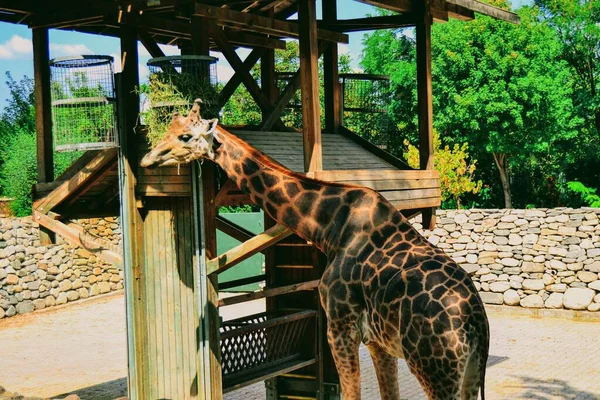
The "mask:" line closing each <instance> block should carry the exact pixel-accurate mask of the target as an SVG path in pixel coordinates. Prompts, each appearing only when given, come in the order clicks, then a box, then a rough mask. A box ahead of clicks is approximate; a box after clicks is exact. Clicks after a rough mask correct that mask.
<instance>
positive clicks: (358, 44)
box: [0, 0, 531, 109]
mask: <svg viewBox="0 0 600 400" xmlns="http://www.w3.org/2000/svg"><path fill="white" fill-rule="evenodd" d="M530 1H531V0H514V1H513V4H514V6H515V8H517V7H519V6H521V5H522V4H527V3H529V2H530ZM342 3H343V7H341V6H340V5H341V4H342ZM317 10H318V13H317V18H321V15H320V10H321V6H320V0H317ZM369 13H370V14H374V13H375V9H374V8H373V7H371V6H368V5H365V4H361V3H358V2H356V1H347V0H346V1H340V2H338V18H339V19H350V18H361V17H364V16H366V15H367V14H369ZM349 36H350V43H349V44H348V45H340V52H341V53H348V54H350V56H351V59H352V67H353V68H355V69H358V68H359V62H360V56H361V53H362V38H363V36H364V33H363V32H357V33H351V34H350V35H349ZM161 47H162V49H163V51H164V53H165V54H166V55H176V54H179V50H178V49H177V47H175V46H161ZM249 52H250V51H249V50H246V49H241V50H239V51H238V54H239V55H240V57H241V58H242V59H243V58H245V57H246V55H247V54H248V53H249ZM84 54H103V55H105V54H107V55H112V56H113V57H114V58H115V64H114V65H115V72H119V70H120V56H119V40H118V39H117V38H110V37H104V36H98V35H88V34H83V33H76V32H68V31H59V30H50V58H55V57H63V56H72V55H84ZM212 55H214V56H216V57H218V58H219V61H218V62H217V76H218V79H219V80H220V81H224V82H226V81H227V80H228V79H229V78H230V77H231V76H232V75H233V70H232V69H231V67H230V66H229V64H228V63H227V61H225V59H224V57H223V56H222V55H221V54H219V53H215V54H212ZM139 59H140V77H141V79H142V81H143V80H144V79H145V78H146V77H147V76H148V68H147V67H146V63H147V62H148V60H149V59H150V54H148V51H146V49H145V48H144V47H143V46H142V45H141V44H140V45H139ZM6 71H8V72H10V73H11V74H12V76H13V78H15V79H16V80H19V79H21V78H22V77H23V76H28V77H33V55H32V44H31V30H30V29H29V28H28V27H27V26H24V25H16V24H9V23H4V22H0V109H1V108H3V107H4V106H5V104H6V98H7V96H8V93H9V91H8V88H7V86H6V83H5V81H6V77H5V72H6Z"/></svg>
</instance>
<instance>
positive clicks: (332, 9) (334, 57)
mask: <svg viewBox="0 0 600 400" xmlns="http://www.w3.org/2000/svg"><path fill="white" fill-rule="evenodd" d="M336 20H337V0H323V21H324V22H325V23H334V22H335V21H336ZM323 66H324V77H323V78H324V84H325V129H326V131H327V132H329V133H337V132H338V129H339V127H340V125H341V114H340V113H341V109H340V108H341V92H340V83H339V76H338V45H337V43H330V45H329V46H328V48H327V50H325V53H323Z"/></svg>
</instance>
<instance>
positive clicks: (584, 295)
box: [564, 288, 596, 310]
mask: <svg viewBox="0 0 600 400" xmlns="http://www.w3.org/2000/svg"><path fill="white" fill-rule="evenodd" d="M595 295H596V292H594V291H593V290H592V289H587V288H569V289H567V291H566V292H565V297H564V304H565V307H566V308H568V309H570V310H586V309H587V307H588V306H589V305H590V304H591V303H592V300H593V298H594V296H595Z"/></svg>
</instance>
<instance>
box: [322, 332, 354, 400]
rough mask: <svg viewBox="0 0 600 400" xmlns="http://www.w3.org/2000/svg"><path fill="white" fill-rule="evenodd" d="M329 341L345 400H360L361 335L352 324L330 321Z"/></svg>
mask: <svg viewBox="0 0 600 400" xmlns="http://www.w3.org/2000/svg"><path fill="white" fill-rule="evenodd" d="M327 341H328V342H329V347H330V348H331V354H332V355H333V361H334V362H335V366H336V368H337V371H338V374H339V376H340V384H341V386H342V396H343V399H344V400H360V396H361V394H360V362H359V356H358V348H359V346H360V334H359V332H358V329H357V328H356V326H355V325H353V324H351V323H339V322H338V323H336V322H335V321H329V323H328V327H327Z"/></svg>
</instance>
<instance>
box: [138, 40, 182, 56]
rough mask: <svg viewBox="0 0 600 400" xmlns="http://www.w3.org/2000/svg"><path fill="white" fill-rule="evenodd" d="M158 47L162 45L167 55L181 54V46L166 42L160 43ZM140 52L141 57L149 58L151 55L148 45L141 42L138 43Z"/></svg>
mask: <svg viewBox="0 0 600 400" xmlns="http://www.w3.org/2000/svg"><path fill="white" fill-rule="evenodd" d="M158 47H160V49H161V50H162V51H163V53H165V56H177V55H179V48H178V47H177V46H169V45H166V44H159V45H158ZM138 54H139V56H140V57H148V58H149V57H151V56H150V53H149V52H148V50H147V49H146V47H144V45H143V44H141V43H139V44H138Z"/></svg>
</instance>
